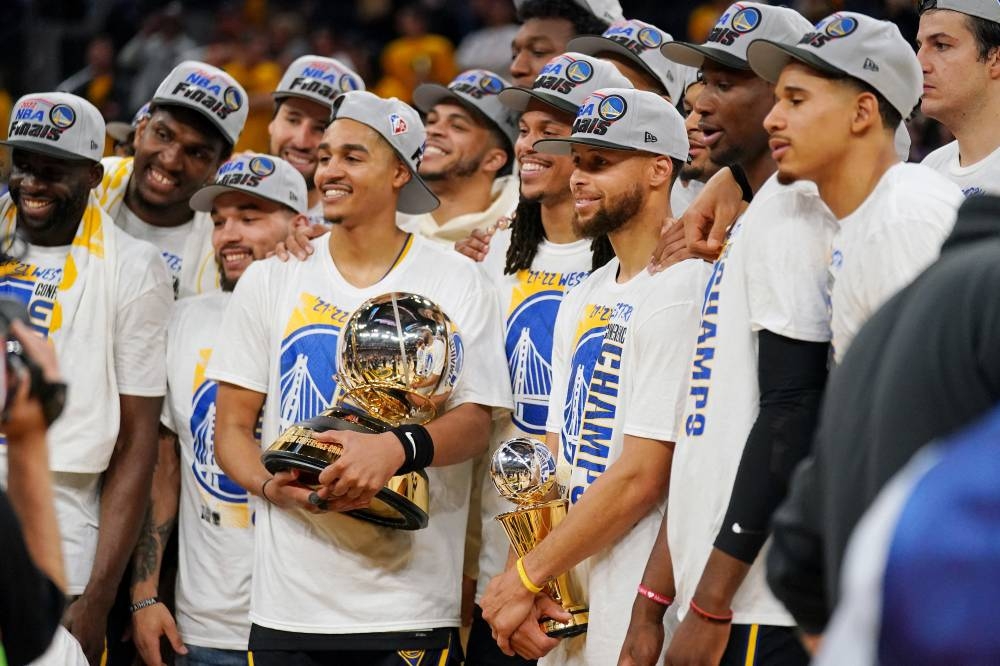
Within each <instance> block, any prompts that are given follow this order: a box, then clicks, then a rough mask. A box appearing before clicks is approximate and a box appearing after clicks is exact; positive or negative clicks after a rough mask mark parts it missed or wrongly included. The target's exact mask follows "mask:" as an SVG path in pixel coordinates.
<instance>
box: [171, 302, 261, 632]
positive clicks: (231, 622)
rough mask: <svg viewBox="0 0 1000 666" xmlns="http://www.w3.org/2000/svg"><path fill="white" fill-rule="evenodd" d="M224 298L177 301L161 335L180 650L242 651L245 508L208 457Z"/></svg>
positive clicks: (249, 546) (246, 601) (247, 544)
mask: <svg viewBox="0 0 1000 666" xmlns="http://www.w3.org/2000/svg"><path fill="white" fill-rule="evenodd" d="M230 296H231V294H229V293H226V292H222V291H217V292H213V293H210V294H204V295H202V296H194V297H191V298H185V299H183V300H181V301H178V302H177V305H176V306H175V308H174V314H173V318H172V319H171V321H170V327H169V329H168V330H167V399H166V402H165V404H164V409H163V417H162V421H163V424H164V425H165V426H166V427H167V428H168V429H170V430H171V431H173V432H175V433H177V437H178V440H179V443H180V465H181V467H180V470H181V471H180V473H181V495H180V508H179V514H178V539H179V546H178V551H179V561H178V571H177V610H176V615H177V627H178V629H179V630H180V633H181V638H182V639H183V640H184V642H185V643H186V644H188V645H198V646H201V647H210V648H219V649H225V650H246V648H247V641H248V639H249V637H250V619H249V617H248V615H249V612H250V573H251V569H252V567H253V510H254V505H253V503H254V502H255V501H256V500H255V499H254V498H252V497H251V496H250V495H249V494H248V493H247V492H246V490H244V489H243V488H241V487H240V486H238V485H237V484H236V483H235V482H233V481H232V480H230V479H229V478H228V477H227V476H226V474H225V473H224V472H223V471H222V469H221V468H220V467H219V465H218V463H217V462H216V460H215V397H216V393H217V390H218V385H217V384H216V383H215V382H214V381H212V380H211V379H207V378H206V377H205V370H206V368H207V366H208V361H209V359H210V358H211V356H212V350H213V349H214V348H215V344H216V338H217V336H218V334H219V327H220V325H221V324H222V313H223V312H224V311H225V309H226V305H227V304H228V303H229V300H230Z"/></svg>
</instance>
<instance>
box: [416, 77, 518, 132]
mask: <svg viewBox="0 0 1000 666" xmlns="http://www.w3.org/2000/svg"><path fill="white" fill-rule="evenodd" d="M509 87H510V83H509V82H507V81H505V80H504V79H502V78H501V77H500V76H499V75H497V74H495V73H494V72H491V71H489V70H486V69H470V70H467V71H465V72H462V73H461V74H459V75H458V76H456V77H455V78H454V80H452V82H451V83H449V84H448V86H447V87H445V86H442V85H439V84H437V83H423V84H421V85H419V86H417V89H416V90H414V91H413V105H414V106H416V107H417V108H418V109H420V110H421V111H423V112H424V113H430V110H431V109H432V108H434V106H435V105H436V104H440V103H441V102H444V101H455V102H458V103H459V104H461V105H462V106H464V107H466V108H471V109H473V110H475V111H477V112H479V113H480V114H482V115H483V116H485V117H486V119H487V120H489V121H490V122H491V123H493V125H494V126H495V127H496V128H497V129H498V130H500V132H501V134H503V135H504V136H505V137H507V140H508V141H510V145H511V146H512V147H513V145H514V142H515V141H517V117H518V114H517V113H515V112H513V111H511V110H510V109H508V108H507V107H506V106H504V105H503V104H502V103H501V102H500V97H499V95H500V93H501V92H503V89H504V88H509Z"/></svg>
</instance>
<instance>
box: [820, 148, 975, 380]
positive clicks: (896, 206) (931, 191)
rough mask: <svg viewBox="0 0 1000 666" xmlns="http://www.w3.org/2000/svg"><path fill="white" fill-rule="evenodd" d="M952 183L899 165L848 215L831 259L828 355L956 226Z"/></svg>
mask: <svg viewBox="0 0 1000 666" xmlns="http://www.w3.org/2000/svg"><path fill="white" fill-rule="evenodd" d="M961 203H962V192H961V190H959V188H958V186H956V185H955V184H954V183H952V182H950V181H948V180H947V179H945V178H944V177H943V176H941V175H940V174H938V173H935V172H934V171H932V170H931V169H929V168H927V167H925V166H923V165H921V164H902V163H901V164H897V165H896V166H894V167H892V168H891V169H889V170H888V171H886V172H885V174H884V175H883V176H882V178H881V180H879V182H878V184H877V185H876V186H875V189H874V190H873V191H872V193H871V194H869V195H868V198H867V199H865V201H864V202H863V203H862V204H861V205H860V206H859V207H858V208H857V210H855V211H854V212H853V213H851V214H850V215H848V216H847V217H845V218H843V219H842V220H840V228H839V230H838V231H837V234H836V236H834V239H833V252H832V254H831V257H830V278H829V279H830V284H831V285H832V286H831V287H830V299H831V307H832V318H831V329H832V331H833V357H834V360H835V361H836V362H838V363H839V362H840V360H841V359H842V358H843V357H844V354H845V353H846V352H847V349H848V347H849V346H850V344H851V341H852V340H853V339H854V336H855V335H857V333H858V331H859V330H860V329H861V326H862V325H863V324H864V323H865V322H866V321H868V318H869V317H871V316H872V315H873V314H874V313H875V311H876V310H878V309H879V307H880V306H881V305H882V304H883V303H885V302H886V301H887V300H889V299H890V298H891V297H892V296H893V295H894V294H895V293H896V292H897V291H899V290H900V289H902V288H903V287H905V286H906V285H908V284H909V283H910V282H911V281H913V278H915V277H916V276H917V275H919V274H920V273H921V272H922V271H923V270H924V269H925V268H927V266H929V265H930V264H931V263H932V262H933V261H934V260H935V259H937V257H938V254H940V252H941V244H942V243H943V242H944V239H945V238H946V237H947V236H948V234H949V233H951V229H952V227H953V226H954V225H955V214H956V212H957V211H958V207H959V206H960V205H961Z"/></svg>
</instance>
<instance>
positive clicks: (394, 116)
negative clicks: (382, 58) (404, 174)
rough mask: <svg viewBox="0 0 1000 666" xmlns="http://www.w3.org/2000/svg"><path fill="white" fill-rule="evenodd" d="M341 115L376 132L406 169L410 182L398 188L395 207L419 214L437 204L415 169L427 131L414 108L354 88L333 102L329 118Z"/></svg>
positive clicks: (435, 206) (404, 211) (338, 117)
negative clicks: (397, 198) (400, 188)
mask: <svg viewBox="0 0 1000 666" xmlns="http://www.w3.org/2000/svg"><path fill="white" fill-rule="evenodd" d="M341 118H348V119H350V120H354V121H356V122H359V123H361V124H362V125H367V126H368V127H370V128H372V129H373V130H375V131H376V132H378V134H379V135H380V136H381V137H382V138H383V139H385V140H386V141H387V142H388V143H389V146H391V147H392V150H393V151H394V152H395V153H396V156H397V157H399V159H400V160H402V162H403V164H405V165H406V168H407V169H409V170H410V176H411V178H410V182H408V183H407V184H406V185H404V186H403V189H402V190H401V191H400V193H399V201H397V202H396V210H398V211H399V212H400V213H407V214H408V215H419V214H421V213H429V212H431V211H432V210H434V209H435V208H437V207H438V204H439V203H440V201H439V199H438V198H437V197H436V196H435V195H434V193H433V192H431V190H430V188H429V187H427V183H425V182H424V180H423V178H421V177H420V174H418V173H417V169H418V168H419V166H420V158H421V156H422V155H423V153H424V143H425V142H426V141H427V132H426V131H424V124H423V123H422V122H420V114H418V113H417V111H416V109H414V108H413V107H412V106H410V105H409V104H406V103H404V102H401V101H400V100H398V99H396V98H395V97H390V98H388V99H384V98H382V97H379V96H378V95H374V94H372V93H370V92H367V91H364V90H354V91H352V92H349V93H344V94H343V95H341V96H340V97H338V98H337V99H336V101H334V103H333V120H332V122H337V120H340V119H341Z"/></svg>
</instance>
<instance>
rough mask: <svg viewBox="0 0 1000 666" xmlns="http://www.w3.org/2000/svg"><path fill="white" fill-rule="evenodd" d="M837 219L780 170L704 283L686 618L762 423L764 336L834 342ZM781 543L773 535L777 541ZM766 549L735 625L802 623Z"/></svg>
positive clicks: (674, 479) (737, 601) (690, 399)
mask: <svg viewBox="0 0 1000 666" xmlns="http://www.w3.org/2000/svg"><path fill="white" fill-rule="evenodd" d="M835 226H836V223H835V222H834V219H833V215H832V214H831V213H830V212H829V210H828V209H827V208H826V206H825V205H824V204H823V202H822V200H821V199H820V198H819V195H818V194H817V193H816V188H815V186H814V185H812V184H811V183H796V184H795V185H792V186H782V185H779V184H778V182H777V180H776V179H775V177H773V176H772V177H771V178H770V179H769V180H768V181H767V182H766V183H764V186H763V187H761V189H760V191H759V192H757V194H756V195H755V196H754V199H753V202H752V203H751V204H750V207H749V208H747V210H746V212H745V213H744V214H743V216H742V217H741V218H740V219H739V220H738V221H737V222H736V224H735V225H733V228H732V229H731V230H730V232H729V237H728V240H727V241H726V245H725V247H724V248H723V251H722V255H721V256H720V257H719V259H718V261H716V263H715V267H714V270H713V272H712V277H711V280H710V281H709V284H708V288H707V289H706V290H705V294H704V296H705V301H704V305H703V307H702V319H701V330H700V331H699V333H698V334H697V343H696V345H695V350H694V356H693V359H689V365H688V371H687V374H688V377H689V378H690V386H689V387H688V393H687V404H686V406H685V409H684V421H683V428H682V434H681V435H680V438H679V440H678V441H677V446H676V448H675V449H674V462H673V469H672V470H671V475H670V497H669V507H670V508H669V511H668V512H667V540H668V543H669V545H670V555H671V559H672V560H673V567H674V578H675V583H676V596H675V601H674V604H673V606H672V608H674V609H676V612H677V614H678V618H680V619H683V617H684V615H685V614H686V613H687V610H688V606H689V604H690V602H691V598H692V596H693V595H694V591H695V588H696V587H697V585H698V581H699V580H700V579H701V576H702V572H703V571H704V569H705V564H706V562H707V561H708V557H709V554H710V553H711V551H712V547H713V544H714V543H715V538H716V536H717V535H718V534H719V531H720V530H721V529H731V526H725V525H723V524H722V522H723V519H724V518H725V514H726V509H727V507H728V505H729V499H730V496H731V495H732V489H733V483H734V481H735V480H736V472H737V469H738V468H739V464H740V459H741V458H742V456H743V449H744V447H745V446H746V441H747V436H748V435H749V434H750V429H751V428H752V427H753V424H754V421H755V420H756V419H757V414H758V412H759V402H760V391H759V387H758V384H757V337H758V335H759V332H760V331H761V330H763V329H766V330H768V331H771V332H772V333H776V334H778V335H781V336H784V337H787V338H792V339H795V340H804V341H807V342H827V341H828V340H829V339H830V320H829V313H828V309H827V304H826V267H827V262H828V260H829V253H830V242H831V238H832V236H833V233H834V229H835ZM768 543H770V542H768ZM768 547H769V546H765V551H763V552H762V553H761V554H760V555H759V556H758V557H757V560H756V561H755V562H754V564H753V566H752V567H751V568H750V573H749V574H748V575H747V577H746V579H745V580H744V581H743V584H742V585H741V586H740V589H739V591H738V592H737V593H736V596H735V597H734V598H733V602H732V609H733V622H735V623H737V624H767V625H777V626H792V625H794V624H795V621H794V620H793V619H792V617H791V615H789V614H788V612H787V611H786V610H785V608H784V606H782V604H781V603H780V602H779V601H778V600H777V599H775V598H774V596H773V595H772V594H771V591H770V590H769V589H768V587H767V583H766V582H765V580H764V559H765V555H766V549H767V548H768Z"/></svg>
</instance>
